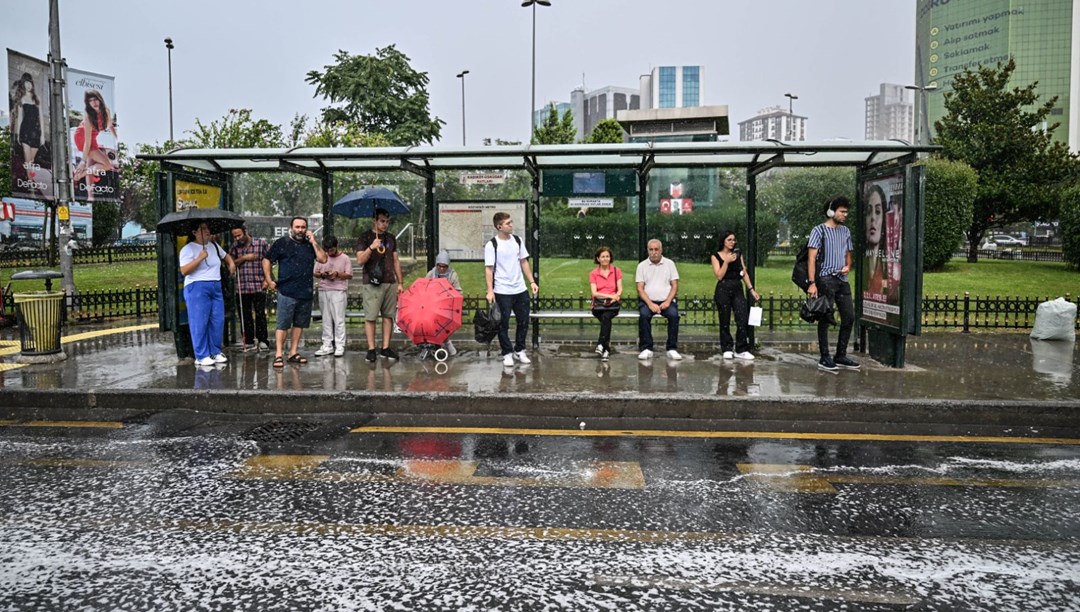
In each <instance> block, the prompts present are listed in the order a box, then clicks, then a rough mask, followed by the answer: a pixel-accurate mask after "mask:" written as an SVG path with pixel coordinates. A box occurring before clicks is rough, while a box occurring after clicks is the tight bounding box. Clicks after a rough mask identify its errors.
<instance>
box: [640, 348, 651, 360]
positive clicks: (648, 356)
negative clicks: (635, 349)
mask: <svg viewBox="0 0 1080 612" xmlns="http://www.w3.org/2000/svg"><path fill="white" fill-rule="evenodd" d="M652 356H653V352H652V351H651V350H649V349H645V350H644V351H641V352H640V353H638V354H637V358H638V359H642V360H644V359H652Z"/></svg>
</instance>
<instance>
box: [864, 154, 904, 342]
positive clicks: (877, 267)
mask: <svg viewBox="0 0 1080 612" xmlns="http://www.w3.org/2000/svg"><path fill="white" fill-rule="evenodd" d="M861 199H862V205H863V206H862V211H863V232H864V233H863V241H862V244H863V262H862V263H863V266H862V270H863V283H862V287H863V319H864V320H866V321H868V322H872V323H881V324H884V325H887V326H889V327H895V328H896V329H900V323H901V322H900V303H901V302H900V273H901V259H902V253H903V251H902V249H903V244H902V241H901V238H902V237H903V228H904V218H903V214H904V173H903V172H898V173H896V174H890V175H887V176H882V177H877V178H874V179H871V180H867V181H865V182H864V183H863V186H862V194H861Z"/></svg>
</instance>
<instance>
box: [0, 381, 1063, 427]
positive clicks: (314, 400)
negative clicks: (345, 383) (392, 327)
mask: <svg viewBox="0 0 1080 612" xmlns="http://www.w3.org/2000/svg"><path fill="white" fill-rule="evenodd" d="M0 405H2V406H4V407H5V408H6V409H8V410H11V411H12V412H22V411H33V410H46V409H48V410H57V409H65V410H94V411H105V412H108V411H123V412H125V413H131V412H132V411H137V410H153V411H155V412H156V411H166V410H194V411H198V412H206V413H220V414H248V415H250V414H273V415H311V414H355V415H411V416H417V415H438V416H445V415H455V416H482V417H506V418H508V419H512V418H520V417H533V418H540V417H566V418H575V419H576V418H582V417H588V418H594V419H595V418H606V419H669V420H685V421H702V422H704V421H771V422H774V423H775V424H776V426H777V427H782V428H791V427H794V426H798V425H803V426H805V425H806V424H808V423H817V422H822V423H849V424H852V423H861V424H873V425H905V424H907V425H922V426H927V425H951V426H955V425H969V426H977V427H982V426H996V427H1014V428H1018V429H1022V430H1025V431H1026V430H1029V429H1030V428H1061V429H1064V430H1069V429H1072V430H1074V431H1076V432H1077V437H1080V401H1015V400H932V399H925V400H895V399H892V400H876V401H873V402H867V401H865V400H847V399H822V398H817V397H811V396H806V397H784V398H752V397H741V398H731V397H727V398H717V397H711V396H687V395H662V394H658V395H649V396H647V397H626V396H623V395H615V394H606V395H605V394H587V395H583V394H558V393H550V394H503V395H491V394H472V393H415V392H395V393H384V392H369V391H346V392H339V393H325V392H316V391H295V392H289V393H282V392H276V391H275V392H266V391H250V390H232V391H192V390H189V389H101V390H94V389H90V390H82V389H47V390H30V389H14V390H13V389H6V390H3V391H0Z"/></svg>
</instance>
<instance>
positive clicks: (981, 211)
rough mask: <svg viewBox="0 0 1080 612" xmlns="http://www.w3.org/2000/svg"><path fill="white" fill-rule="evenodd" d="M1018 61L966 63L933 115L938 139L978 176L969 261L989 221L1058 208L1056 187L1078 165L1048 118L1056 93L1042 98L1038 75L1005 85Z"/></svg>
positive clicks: (1028, 217) (1047, 215) (1034, 216)
mask: <svg viewBox="0 0 1080 612" xmlns="http://www.w3.org/2000/svg"><path fill="white" fill-rule="evenodd" d="M1015 70H1016V62H1015V61H1014V60H1013V59H1011V58H1010V59H1009V61H1008V62H1006V63H1004V64H1002V63H1000V62H999V63H998V64H997V67H996V68H992V67H987V66H980V67H979V68H978V70H974V71H973V70H970V69H966V70H964V72H962V73H961V74H959V75H957V77H956V79H955V80H954V81H953V91H951V92H947V93H946V94H945V110H946V115H945V116H944V117H942V118H941V119H940V120H939V121H936V122H934V128H935V130H936V131H937V141H936V142H937V144H940V145H942V146H943V147H944V154H945V156H946V157H947V158H949V159H955V160H961V161H964V162H966V163H967V164H968V165H969V166H971V167H972V168H974V169H975V171H976V172H977V173H978V176H979V182H978V189H977V191H976V195H975V206H974V209H973V212H972V219H971V222H970V223H969V224H968V227H967V231H966V233H967V239H968V243H969V246H968V249H969V250H968V261H969V262H975V261H978V248H979V244H980V243H981V242H982V239H983V236H985V235H986V232H987V230H989V229H991V228H998V227H1004V226H1006V225H1009V224H1011V223H1016V222H1020V221H1038V220H1044V219H1053V218H1056V217H1057V215H1058V210H1059V207H1058V202H1059V197H1060V191H1061V188H1062V187H1064V186H1065V185H1066V181H1067V180H1068V179H1069V177H1070V176H1075V175H1076V173H1077V165H1078V161H1077V157H1076V156H1075V155H1072V154H1070V153H1069V150H1068V147H1067V146H1066V145H1065V144H1064V143H1061V142H1054V141H1053V132H1054V130H1055V129H1057V128H1058V126H1059V125H1060V124H1058V123H1052V124H1048V123H1047V120H1048V118H1049V117H1050V111H1051V110H1052V109H1053V108H1054V105H1055V104H1056V103H1057V98H1056V97H1054V98H1051V99H1050V100H1047V101H1046V102H1041V103H1040V101H1039V96H1038V95H1037V94H1036V87H1037V85H1038V83H1037V82H1035V83H1031V84H1029V85H1025V86H1023V87H1014V88H1012V89H1009V80H1010V79H1011V78H1012V74H1013V71H1015Z"/></svg>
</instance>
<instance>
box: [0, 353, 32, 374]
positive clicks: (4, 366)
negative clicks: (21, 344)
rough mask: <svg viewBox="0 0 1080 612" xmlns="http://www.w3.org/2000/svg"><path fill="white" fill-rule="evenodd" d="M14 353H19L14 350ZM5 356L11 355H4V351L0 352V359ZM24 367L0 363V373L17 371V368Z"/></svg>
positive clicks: (16, 364)
mask: <svg viewBox="0 0 1080 612" xmlns="http://www.w3.org/2000/svg"><path fill="white" fill-rule="evenodd" d="M15 352H16V353H18V352H19V351H18V350H17V349H16V350H15ZM5 354H12V353H4V351H0V357H2V356H3V355H5ZM25 367H26V364H25V363H0V372H7V371H8V370H18V369H19V368H25Z"/></svg>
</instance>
